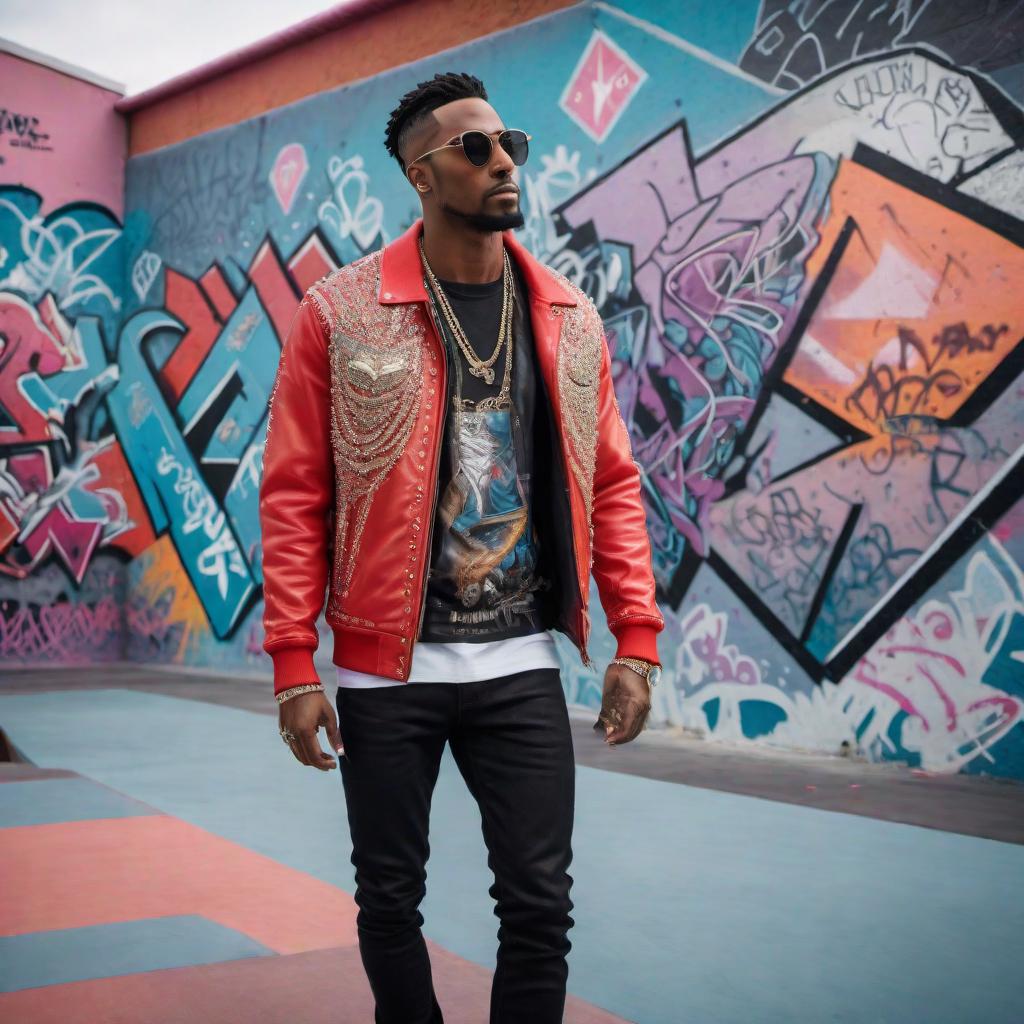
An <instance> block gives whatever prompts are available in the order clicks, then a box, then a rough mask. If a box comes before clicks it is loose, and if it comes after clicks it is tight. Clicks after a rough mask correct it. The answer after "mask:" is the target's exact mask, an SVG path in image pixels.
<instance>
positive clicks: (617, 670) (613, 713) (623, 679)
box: [594, 665, 651, 746]
mask: <svg viewBox="0 0 1024 1024" xmlns="http://www.w3.org/2000/svg"><path fill="white" fill-rule="evenodd" d="M650 711H651V688H650V686H649V685H648V683H647V680H646V679H644V677H643V676H642V675H640V673H639V672H634V671H633V670H632V669H631V668H629V667H628V666H626V665H609V666H608V670H607V671H606V672H605V674H604V694H603V696H602V698H601V713H600V714H599V715H598V716H597V721H596V722H595V723H594V728H595V729H598V730H600V729H602V728H603V729H604V738H605V742H606V743H607V744H608V745H609V746H614V745H615V744H616V743H628V742H629V741H630V740H635V739H636V738H637V736H639V735H640V733H641V731H642V730H643V728H644V726H645V725H646V724H647V716H648V715H649V714H650Z"/></svg>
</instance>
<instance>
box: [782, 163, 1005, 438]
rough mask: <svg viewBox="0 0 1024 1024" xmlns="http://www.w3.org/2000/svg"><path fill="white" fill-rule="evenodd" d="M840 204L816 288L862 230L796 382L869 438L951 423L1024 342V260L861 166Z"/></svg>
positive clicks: (850, 170) (813, 268)
mask: <svg viewBox="0 0 1024 1024" xmlns="http://www.w3.org/2000/svg"><path fill="white" fill-rule="evenodd" d="M831 203H832V212H831V214H830V215H829V218H828V220H827V221H826V222H825V223H824V225H823V226H822V232H821V234H822V237H821V244H820V245H819V246H818V248H817V249H816V251H815V252H814V254H813V256H812V257H811V259H810V260H808V274H809V279H810V280H813V279H815V278H816V277H817V276H818V274H820V273H821V270H822V267H823V265H824V263H825V260H826V259H827V258H828V255H829V253H831V252H832V250H833V247H834V246H835V244H836V241H837V238H838V236H839V233H840V231H841V230H842V228H843V225H844V224H845V223H846V222H847V219H848V218H851V219H852V221H853V231H852V234H851V235H850V238H849V242H848V244H847V246H846V249H845V251H844V252H843V254H842V256H841V258H840V260H839V263H838V266H837V267H836V270H835V273H834V275H833V276H832V279H831V280H830V282H829V284H828V287H827V288H826V291H825V294H824V295H823V296H822V299H821V301H820V303H819V304H818V307H817V308H816V310H815V311H814V314H813V315H812V317H811V320H810V322H809V323H808V325H807V329H806V331H805V333H804V335H803V336H802V337H801V338H800V341H799V344H798V347H797V350H796V352H795V353H794V356H793V360H792V362H791V363H790V365H789V367H788V368H787V370H786V373H785V380H786V381H787V382H788V383H790V384H792V385H794V386H795V387H797V388H798V389H799V390H800V391H802V392H803V393H804V394H806V395H808V396H810V397H811V398H813V399H814V400H815V401H817V402H819V403H820V404H821V405H823V406H825V407H826V408H828V409H830V410H831V411H833V412H834V413H836V415H838V416H840V417H842V418H843V419H844V420H846V421H847V422H849V423H850V424H852V425H853V426H855V427H857V428H859V429H860V430H863V431H865V432H866V433H868V434H881V433H887V432H889V427H890V424H891V421H893V420H894V419H896V418H898V417H903V416H920V417H934V418H935V419H938V420H945V419H948V418H949V417H950V416H951V415H953V413H955V412H956V410H957V409H959V408H960V406H961V405H963V403H964V402H965V401H966V400H967V399H968V398H969V397H970V396H971V395H972V394H973V393H974V391H975V389H976V388H977V387H978V385H979V384H980V383H981V382H982V381H984V380H985V378H986V377H988V376H989V374H991V373H992V372H993V371H994V370H995V369H996V368H997V367H998V366H999V364H1000V362H1001V361H1002V360H1003V358H1004V357H1005V356H1006V355H1007V353H1008V352H1009V351H1010V350H1011V349H1012V348H1013V347H1014V345H1015V344H1016V343H1017V342H1018V341H1019V340H1020V339H1021V337H1022V336H1024V302H1022V301H1021V298H1020V282H1021V281H1022V280H1024V250H1022V249H1021V248H1020V247H1019V246H1017V245H1014V243H1013V242H1011V241H1008V240H1007V239H1005V238H1003V237H1001V236H1000V235H998V234H996V233H995V232H993V231H990V230H989V229H988V228H985V227H983V226H981V225H980V224H978V223H976V222H974V221H972V220H970V219H969V218H968V217H965V216H963V215H962V214H959V213H955V212H953V211H952V210H950V209H948V208H946V207H944V206H942V205H940V204H939V203H936V202H934V201H932V200H930V199H928V198H926V197H924V196H922V195H919V194H917V193H916V192H913V191H911V190H910V189H908V188H905V187H904V186H902V185H899V184H897V183H896V182H893V181H890V180H889V179H888V178H885V177H883V176H882V175H880V174H877V173H876V172H874V171H871V170H869V169H867V168H865V167H862V166H860V165H858V164H855V163H851V162H849V161H845V162H844V163H843V164H842V165H841V167H840V169H839V172H838V174H837V175H836V180H835V182H834V183H833V186H832V192H831Z"/></svg>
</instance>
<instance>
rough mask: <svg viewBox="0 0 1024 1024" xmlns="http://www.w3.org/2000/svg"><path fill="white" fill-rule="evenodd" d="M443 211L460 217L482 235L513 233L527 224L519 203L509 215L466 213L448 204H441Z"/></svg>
mask: <svg viewBox="0 0 1024 1024" xmlns="http://www.w3.org/2000/svg"><path fill="white" fill-rule="evenodd" d="M441 209H442V210H443V211H444V212H445V213H449V214H451V215H452V216H455V217H458V218H459V219H460V220H462V221H464V222H465V223H466V224H468V225H469V226H470V227H471V228H473V229H475V230H476V231H479V232H480V233H481V234H488V233H490V232H492V231H511V230H514V229H515V228H521V227H522V226H523V225H524V224H525V223H526V218H525V217H524V216H523V211H522V210H520V209H519V205H518V203H517V204H516V208H515V209H514V210H509V211H508V213H464V212H463V211H462V210H456V209H455V207H454V206H450V205H449V204H448V203H446V202H442V203H441Z"/></svg>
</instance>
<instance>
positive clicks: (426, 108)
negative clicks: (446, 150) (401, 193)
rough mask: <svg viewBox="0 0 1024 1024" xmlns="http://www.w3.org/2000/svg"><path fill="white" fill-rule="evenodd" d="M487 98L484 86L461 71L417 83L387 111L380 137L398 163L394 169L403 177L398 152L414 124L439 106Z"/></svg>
mask: <svg viewBox="0 0 1024 1024" xmlns="http://www.w3.org/2000/svg"><path fill="white" fill-rule="evenodd" d="M474 97H475V98H477V99H481V100H485V99H487V90H486V89H485V88H484V83H483V82H481V81H480V79H479V78H475V77H474V76H473V75H468V74H465V73H461V72H448V73H447V74H443V75H434V77H433V78H431V79H430V80H429V81H426V82H420V83H419V84H418V85H417V86H416V88H415V89H410V90H409V92H407V93H406V94H405V95H404V96H403V97H402V98H401V99H400V100H399V101H398V106H397V107H395V109H394V110H392V111H391V117H390V119H389V120H388V127H387V132H386V133H385V136H384V148H385V149H386V150H387V151H388V152H389V153H390V154H391V155H392V156H393V157H394V158H395V159H396V160H397V161H398V166H399V167H401V168H402V173H403V174H405V161H404V160H403V159H402V154H401V150H402V149H403V147H404V146H405V142H406V140H407V139H408V138H409V135H410V134H411V133H412V132H413V130H414V129H415V128H416V126H417V125H419V124H420V123H421V122H422V121H423V120H425V119H426V117H427V115H428V114H429V113H430V112H431V111H432V110H436V109H437V108H438V107H443V106H444V105H445V104H446V103H451V102H452V101H453V100H465V99H471V98H474Z"/></svg>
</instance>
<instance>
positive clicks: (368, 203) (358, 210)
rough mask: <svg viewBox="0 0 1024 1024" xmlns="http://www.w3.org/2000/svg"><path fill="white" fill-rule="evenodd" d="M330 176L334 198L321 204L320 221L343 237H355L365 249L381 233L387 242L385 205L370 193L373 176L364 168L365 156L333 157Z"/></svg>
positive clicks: (328, 166) (361, 247)
mask: <svg viewBox="0 0 1024 1024" xmlns="http://www.w3.org/2000/svg"><path fill="white" fill-rule="evenodd" d="M327 176H328V177H329V178H330V179H331V185H332V186H333V187H334V198H333V199H328V200H325V201H324V202H323V203H321V204H320V209H319V210H318V211H317V215H318V217H319V218H320V223H321V224H323V225H324V226H325V227H329V228H331V230H333V231H334V232H336V233H337V235H338V237H339V238H348V237H349V236H351V237H352V238H353V239H354V240H355V243H356V244H357V245H358V246H359V248H360V249H362V250H363V251H364V252H365V251H367V250H368V249H370V247H371V246H372V245H373V244H374V241H375V240H376V238H377V236H378V235H381V236H382V237H383V242H384V244H385V245H386V244H387V243H388V242H389V241H390V238H389V236H388V235H387V233H386V232H384V230H383V224H384V204H383V203H382V202H381V201H380V200H379V199H378V198H377V197H376V196H371V195H370V176H369V175H368V174H367V173H366V171H364V170H363V158H362V157H361V156H353V157H350V158H349V159H348V160H342V159H341V157H338V156H332V157H331V158H330V160H329V161H328V162H327Z"/></svg>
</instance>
